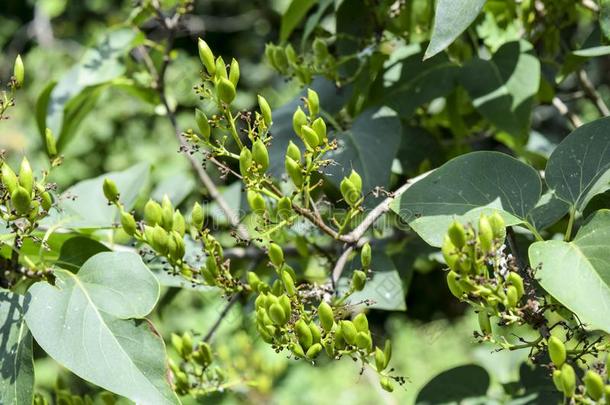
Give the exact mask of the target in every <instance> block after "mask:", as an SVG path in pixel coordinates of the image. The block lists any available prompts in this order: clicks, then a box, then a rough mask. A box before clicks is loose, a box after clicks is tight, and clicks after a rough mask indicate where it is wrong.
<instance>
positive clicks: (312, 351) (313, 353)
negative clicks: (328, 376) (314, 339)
mask: <svg viewBox="0 0 610 405" xmlns="http://www.w3.org/2000/svg"><path fill="white" fill-rule="evenodd" d="M321 351H322V345H321V344H320V343H314V344H313V345H311V347H310V348H309V349H307V358H308V359H315V358H316V357H317V356H318V354H320V352H321Z"/></svg>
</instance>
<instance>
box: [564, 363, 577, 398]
mask: <svg viewBox="0 0 610 405" xmlns="http://www.w3.org/2000/svg"><path fill="white" fill-rule="evenodd" d="M561 385H562V386H563V394H564V395H565V396H566V397H568V398H572V397H573V396H574V393H575V392H576V373H575V372H574V368H573V367H572V366H571V365H569V364H567V363H564V365H563V366H561Z"/></svg>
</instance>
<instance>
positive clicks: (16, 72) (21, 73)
mask: <svg viewBox="0 0 610 405" xmlns="http://www.w3.org/2000/svg"><path fill="white" fill-rule="evenodd" d="M13 77H14V78H15V85H16V87H18V88H19V87H21V86H23V80H24V78H25V68H24V67H23V61H22V60H21V55H17V58H15V65H14V66H13Z"/></svg>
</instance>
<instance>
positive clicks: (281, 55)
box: [273, 46, 288, 72]
mask: <svg viewBox="0 0 610 405" xmlns="http://www.w3.org/2000/svg"><path fill="white" fill-rule="evenodd" d="M273 61H274V62H275V65H276V66H277V68H278V70H279V71H280V72H285V71H286V69H288V58H287V57H286V52H285V51H284V48H282V47H281V46H276V47H275V48H274V49H273Z"/></svg>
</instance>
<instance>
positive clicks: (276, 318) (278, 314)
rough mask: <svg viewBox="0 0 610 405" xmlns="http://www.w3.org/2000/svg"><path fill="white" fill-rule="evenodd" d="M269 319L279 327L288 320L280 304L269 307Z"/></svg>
mask: <svg viewBox="0 0 610 405" xmlns="http://www.w3.org/2000/svg"><path fill="white" fill-rule="evenodd" d="M269 318H271V320H272V321H273V323H274V324H276V325H279V326H282V325H284V324H285V323H286V321H287V320H288V316H287V315H286V313H285V312H284V310H283V309H282V307H281V305H280V304H273V305H271V307H269Z"/></svg>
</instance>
